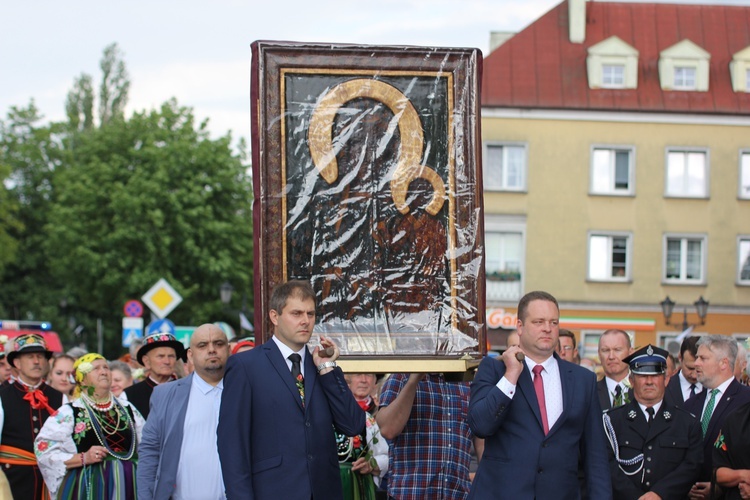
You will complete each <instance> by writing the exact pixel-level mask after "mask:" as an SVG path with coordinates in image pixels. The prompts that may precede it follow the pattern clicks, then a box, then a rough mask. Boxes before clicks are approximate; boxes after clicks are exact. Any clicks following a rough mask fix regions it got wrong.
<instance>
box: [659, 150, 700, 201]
mask: <svg viewBox="0 0 750 500" xmlns="http://www.w3.org/2000/svg"><path fill="white" fill-rule="evenodd" d="M706 156H707V154H706V151H675V150H672V151H667V182H666V184H667V189H666V196H679V197H686V198H707V197H708V175H707V174H708V162H707V159H706Z"/></svg>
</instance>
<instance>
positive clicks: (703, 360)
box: [684, 335, 750, 500]
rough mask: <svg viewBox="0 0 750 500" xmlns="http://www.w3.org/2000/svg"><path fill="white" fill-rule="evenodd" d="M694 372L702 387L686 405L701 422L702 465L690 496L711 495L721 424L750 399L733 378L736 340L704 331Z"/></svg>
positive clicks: (748, 392) (695, 498)
mask: <svg viewBox="0 0 750 500" xmlns="http://www.w3.org/2000/svg"><path fill="white" fill-rule="evenodd" d="M697 345H698V355H697V357H696V358H695V372H696V377H697V378H698V382H700V383H701V384H703V391H702V392H701V393H699V394H696V395H695V396H693V397H692V398H690V399H688V400H687V401H685V405H684V408H685V409H686V410H687V411H689V412H690V413H692V414H693V415H695V417H696V418H698V420H700V422H701V427H702V431H703V466H702V467H701V471H700V474H699V476H698V482H697V483H696V484H695V485H694V486H693V488H692V489H691V490H690V494H689V495H688V497H689V498H690V499H691V500H701V499H708V498H710V492H711V474H712V471H713V460H712V456H713V453H712V450H713V447H714V443H715V442H716V438H717V437H718V435H719V431H720V430H721V426H722V425H723V424H724V420H725V419H726V418H727V415H729V414H730V413H731V412H732V411H733V410H736V409H737V408H739V407H740V406H742V405H743V404H745V403H748V402H750V388H748V387H747V386H744V385H742V384H740V383H739V382H737V380H735V378H734V363H735V362H736V360H737V341H736V340H734V339H733V338H732V337H727V336H725V335H705V336H703V337H701V338H700V340H698V344H697Z"/></svg>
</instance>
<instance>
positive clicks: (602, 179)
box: [591, 147, 634, 195]
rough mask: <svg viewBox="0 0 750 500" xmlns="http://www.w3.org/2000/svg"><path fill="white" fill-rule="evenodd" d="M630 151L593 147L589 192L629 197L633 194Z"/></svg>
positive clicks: (631, 154) (631, 153)
mask: <svg viewBox="0 0 750 500" xmlns="http://www.w3.org/2000/svg"><path fill="white" fill-rule="evenodd" d="M632 156H633V151H632V149H628V148H606V147H594V149H593V151H592V153H591V192H592V193H594V194H618V195H630V194H633V192H634V189H633V188H634V184H633V170H634V169H633V166H632V164H631V158H632Z"/></svg>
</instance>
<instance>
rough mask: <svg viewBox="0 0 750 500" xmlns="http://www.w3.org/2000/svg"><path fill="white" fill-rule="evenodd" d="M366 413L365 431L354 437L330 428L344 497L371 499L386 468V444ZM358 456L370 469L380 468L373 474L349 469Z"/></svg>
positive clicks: (355, 499) (373, 418) (349, 499)
mask: <svg viewBox="0 0 750 500" xmlns="http://www.w3.org/2000/svg"><path fill="white" fill-rule="evenodd" d="M357 403H359V404H360V407H361V406H363V405H362V403H363V401H357ZM363 409H364V408H363ZM366 413H367V420H366V422H365V432H363V433H361V434H359V435H357V436H346V435H345V434H342V433H340V432H336V431H334V432H335V434H336V451H337V453H338V457H339V471H340V473H341V486H342V488H343V490H344V500H375V490H376V489H377V486H378V485H379V484H380V479H381V478H382V477H383V476H384V475H385V473H386V472H387V471H388V443H387V442H386V440H385V438H384V437H383V436H381V435H380V428H379V427H378V424H377V422H375V417H373V416H372V414H371V413H369V412H366ZM362 457H365V458H366V459H367V460H368V461H369V462H370V465H372V467H373V468H377V469H379V470H380V473H379V474H378V475H377V476H375V475H373V474H360V473H359V472H357V471H352V464H353V463H354V462H356V461H357V460H359V459H360V458H362Z"/></svg>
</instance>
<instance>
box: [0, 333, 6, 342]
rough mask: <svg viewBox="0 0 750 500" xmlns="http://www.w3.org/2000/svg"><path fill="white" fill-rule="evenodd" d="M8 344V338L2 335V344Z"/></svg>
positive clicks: (0, 339) (0, 338) (0, 336)
mask: <svg viewBox="0 0 750 500" xmlns="http://www.w3.org/2000/svg"><path fill="white" fill-rule="evenodd" d="M6 342H8V336H7V335H0V344H5V343H6Z"/></svg>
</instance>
